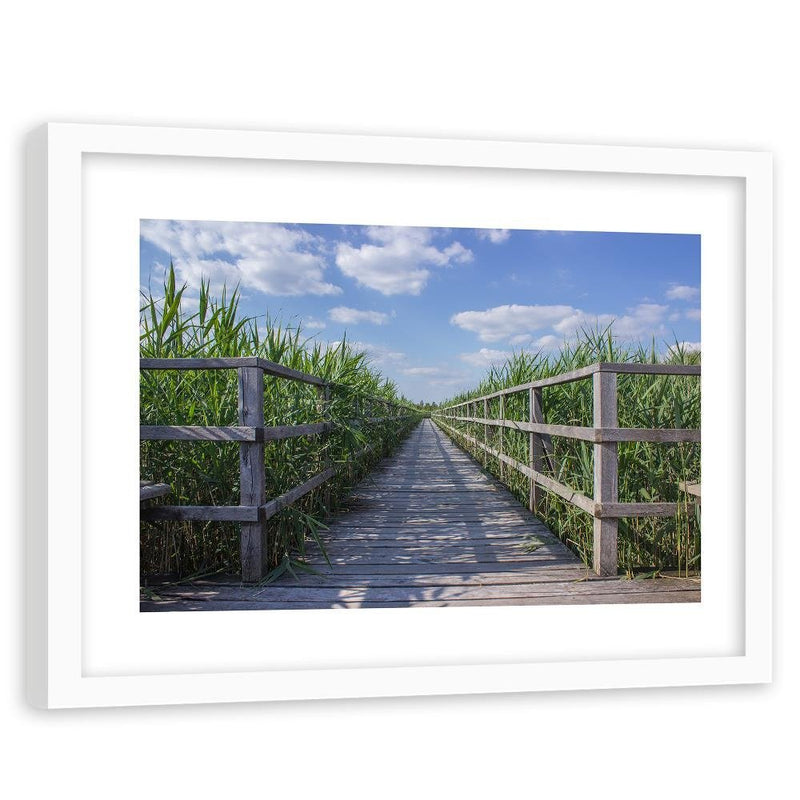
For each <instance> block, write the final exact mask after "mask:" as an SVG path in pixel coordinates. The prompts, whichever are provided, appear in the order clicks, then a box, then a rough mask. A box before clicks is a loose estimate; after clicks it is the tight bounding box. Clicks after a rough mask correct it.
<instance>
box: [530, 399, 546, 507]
mask: <svg viewBox="0 0 800 800" xmlns="http://www.w3.org/2000/svg"><path fill="white" fill-rule="evenodd" d="M528 422H530V424H531V425H536V424H544V412H543V411H542V390H541V389H540V388H531V389H529V390H528ZM528 440H529V441H528V461H529V464H528V466H529V467H530V469H531V472H538V473H540V474H541V473H543V472H544V458H543V456H544V445H543V443H542V436H541V434H540V433H535V432H533V431H531V432H530V433H529V434H528ZM528 484H529V485H528V508H529V510H530V511H531V512H532V513H536V511H537V509H538V508H539V506H540V504H541V502H542V499H543V498H542V492H540V491H539V488H538V484H537V483H536V479H535V478H534V477H533V475H532V474H531V475H529V476H528Z"/></svg>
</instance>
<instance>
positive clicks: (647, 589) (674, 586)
mask: <svg viewBox="0 0 800 800" xmlns="http://www.w3.org/2000/svg"><path fill="white" fill-rule="evenodd" d="M649 583H650V582H648V581H607V580H594V581H582V580H573V581H564V580H561V581H550V582H538V583H535V584H530V583H528V584H502V583H499V584H491V585H479V586H475V585H470V586H453V585H448V586H411V587H409V586H372V585H365V586H358V585H356V586H350V587H347V588H344V587H329V586H306V585H301V586H297V585H295V586H283V585H280V584H273V585H270V586H265V587H261V588H258V589H253V588H248V587H240V586H225V585H222V586H214V585H213V584H212V585H206V587H205V588H204V594H205V598H206V599H207V600H240V601H253V600H257V599H258V598H262V597H263V598H266V597H268V598H269V601H270V602H272V603H281V602H283V603H303V602H317V603H328V604H333V603H337V602H345V603H353V602H363V601H371V602H378V603H397V602H408V601H414V602H416V603H421V602H426V601H431V600H439V601H442V600H499V599H502V598H523V597H527V598H533V597H546V598H553V597H564V596H571V597H591V596H595V597H603V596H608V595H612V596H615V595H620V594H625V595H634V596H635V595H641V594H650V593H652V591H653V587H652V586H651V585H649ZM162 591H163V594H164V596H171V597H175V598H183V597H192V596H197V594H198V591H197V588H196V587H194V586H173V587H169V588H165V589H164V590H162ZM660 591H661V592H663V593H681V592H685V591H697V584H696V583H691V584H689V585H688V586H687V585H686V584H684V583H683V582H677V581H669V582H667V583H666V584H665V585H664V586H663V587H661V589H660Z"/></svg>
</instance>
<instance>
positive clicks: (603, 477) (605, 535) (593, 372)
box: [434, 363, 700, 575]
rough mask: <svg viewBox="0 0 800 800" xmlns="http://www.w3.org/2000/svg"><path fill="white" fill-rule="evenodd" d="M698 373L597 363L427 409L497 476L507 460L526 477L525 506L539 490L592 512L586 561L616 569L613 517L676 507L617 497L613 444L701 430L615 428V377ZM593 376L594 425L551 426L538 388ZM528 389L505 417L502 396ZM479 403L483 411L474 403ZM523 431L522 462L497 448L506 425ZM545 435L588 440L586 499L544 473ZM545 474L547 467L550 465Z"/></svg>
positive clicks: (599, 569) (663, 513)
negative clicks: (521, 412) (492, 462)
mask: <svg viewBox="0 0 800 800" xmlns="http://www.w3.org/2000/svg"><path fill="white" fill-rule="evenodd" d="M622 373H626V374H635V375H695V376H699V375H700V367H699V366H688V365H673V364H617V363H598V364H592V365H590V366H588V367H583V368H582V369H577V370H574V371H572V372H565V373H563V374H561V375H555V376H553V377H551V378H543V379H541V380H537V381H531V382H530V383H524V384H520V385H518V386H512V387H510V388H508V389H502V390H501V391H498V392H493V393H492V394H488V395H484V396H482V397H475V398H472V399H470V400H466V401H464V402H463V403H458V404H456V405H453V406H448V407H446V408H444V409H441V410H440V411H439V412H436V413H434V417H435V418H436V422H437V424H439V425H441V426H442V427H443V428H444V429H445V430H446V431H449V432H450V433H451V434H455V435H456V436H459V437H461V438H463V439H464V440H466V441H467V442H469V443H470V444H472V445H473V446H474V447H475V448H477V449H478V450H481V451H482V452H484V453H485V454H487V455H490V456H493V457H494V458H496V459H497V460H498V461H499V462H500V475H501V479H503V478H504V471H505V467H506V466H509V467H512V468H513V469H515V470H517V471H518V472H520V473H522V474H523V475H525V476H526V477H528V478H529V487H530V488H529V502H528V506H529V508H530V510H531V511H532V512H535V511H536V509H537V507H538V506H539V502H540V500H541V490H545V491H549V492H552V493H554V494H556V495H558V496H559V497H561V498H563V499H564V500H566V501H567V502H569V503H572V504H573V505H574V506H577V507H578V508H580V509H582V510H583V511H585V512H586V513H587V514H590V515H591V516H592V517H593V518H594V538H593V562H594V563H593V566H594V570H595V572H596V573H597V574H598V575H616V574H617V529H618V519H619V518H620V517H671V516H674V515H675V514H676V513H677V510H678V504H677V503H620V502H619V498H618V485H619V475H618V472H619V455H618V443H619V442H656V443H674V442H699V441H700V431H699V430H698V429H688V428H620V427H618V422H617V419H618V417H617V375H618V374H622ZM587 378H591V379H592V391H593V425H592V426H591V427H583V426H577V425H552V424H547V423H545V421H544V415H543V413H542V389H543V388H544V387H547V386H555V385H557V384H563V383H570V382H572V381H578V380H582V379H587ZM520 392H528V394H529V400H528V409H529V419H528V421H520V420H512V419H506V418H505V398H506V397H508V396H509V395H513V394H518V393H520ZM495 398H499V406H500V416H499V418H490V417H489V404H490V401H491V400H493V399H495ZM477 408H482V409H483V416H478V415H477V414H476V409H477ZM448 421H449V422H450V423H455V422H465V423H473V424H477V425H483V434H484V436H483V438H484V441H483V442H481V441H479V440H478V439H477V438H476V437H474V436H470V435H469V434H468V433H466V432H464V431H462V430H458V429H456V428H455V427H453V425H452V424H448ZM490 428H497V429H499V436H498V437H497V438H498V440H499V447H496V448H495V447H490V446H489V444H488V442H489V429H490ZM507 428H508V429H511V430H517V431H527V432H528V433H529V452H528V463H527V464H523V463H521V462H520V461H517V460H516V459H514V458H511V457H510V456H509V455H507V454H506V453H504V452H503V449H504V448H503V431H504V430H505V429H507ZM551 436H564V437H567V438H570V439H580V440H583V441H586V442H592V443H593V444H594V496H593V497H587V496H586V495H584V494H581V493H580V492H578V491H577V490H575V489H572V488H571V487H569V486H566V485H565V484H563V483H560V482H559V481H557V480H554V479H553V478H551V477H549V476H548V475H545V474H544V472H543V468H544V463H545V461H546V460H548V459H550V458H551V457H552V443H551V440H550V437H551ZM551 472H554V470H553V468H552V465H551Z"/></svg>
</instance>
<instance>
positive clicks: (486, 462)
mask: <svg viewBox="0 0 800 800" xmlns="http://www.w3.org/2000/svg"><path fill="white" fill-rule="evenodd" d="M483 416H484V419H488V417H489V401H488V400H487V399H486V398H485V397H484V398H483ZM483 445H484V450H483V466H484V467H488V465H489V426H488V425H484V426H483Z"/></svg>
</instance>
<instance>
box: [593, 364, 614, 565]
mask: <svg viewBox="0 0 800 800" xmlns="http://www.w3.org/2000/svg"><path fill="white" fill-rule="evenodd" d="M592 388H593V394H594V397H593V405H594V426H595V427H596V428H604V427H607V428H615V427H616V426H617V375H616V373H615V372H597V373H595V375H594V378H593V387H592ZM617 447H618V446H617V443H616V442H599V443H597V444H595V445H594V501H595V504H596V505H600V506H601V507H602V506H604V505H606V504H611V503H616V502H617V491H618V488H617V487H618V470H619V455H618V452H617ZM595 508H596V507H595ZM595 513H596V510H595ZM593 527H594V542H593V556H594V571H595V572H596V573H597V574H598V575H616V574H617V527H618V522H617V518H616V517H610V516H603V517H597V516H595V517H594V526H593Z"/></svg>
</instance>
